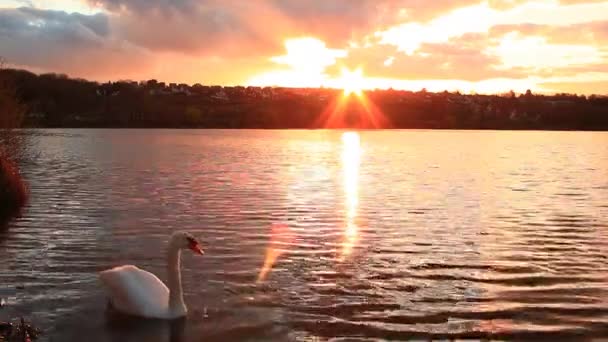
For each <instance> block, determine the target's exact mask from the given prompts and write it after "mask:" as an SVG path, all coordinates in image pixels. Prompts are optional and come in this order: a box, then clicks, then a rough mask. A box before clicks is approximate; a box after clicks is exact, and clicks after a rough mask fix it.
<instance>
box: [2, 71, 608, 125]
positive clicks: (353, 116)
mask: <svg viewBox="0 0 608 342" xmlns="http://www.w3.org/2000/svg"><path fill="white" fill-rule="evenodd" d="M1 72H2V73H3V74H4V75H6V76H8V78H9V79H11V80H12V82H13V84H14V87H15V90H16V94H18V97H19V98H18V100H19V102H20V103H22V104H23V105H25V108H26V112H25V116H24V121H23V127H29V128H117V129H118V128H140V129H144V128H146V129H152V128H174V129H436V130H534V131H539V130H540V131H608V96H602V95H590V96H582V95H576V94H556V95H537V94H533V93H532V92H531V91H529V90H528V91H526V92H525V93H524V94H519V95H517V94H515V93H514V92H512V91H511V92H509V93H507V94H501V95H476V94H473V95H467V94H460V93H458V92H454V93H451V92H447V91H444V92H439V93H432V92H427V91H426V90H424V89H422V90H421V91H418V92H412V91H398V90H373V91H365V92H363V93H361V94H350V95H345V94H344V92H343V91H341V90H339V89H326V88H271V87H263V88H261V87H240V86H237V87H222V86H203V85H200V84H196V85H193V86H189V85H186V84H165V83H163V82H158V81H156V80H149V81H144V82H132V81H121V82H113V83H103V84H101V83H97V82H91V81H87V80H80V79H70V78H68V77H65V76H62V75H56V74H43V75H36V74H33V73H30V72H28V71H24V70H13V69H7V70H2V71H1Z"/></svg>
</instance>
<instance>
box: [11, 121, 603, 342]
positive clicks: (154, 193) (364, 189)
mask: <svg viewBox="0 0 608 342" xmlns="http://www.w3.org/2000/svg"><path fill="white" fill-rule="evenodd" d="M23 151H24V155H22V156H21V159H22V162H21V165H22V168H23V173H24V175H25V177H26V178H27V180H28V182H29V183H30V186H31V194H32V198H31V203H30V205H29V207H28V208H27V209H26V211H25V213H24V215H23V217H21V218H19V219H16V220H15V221H14V222H12V223H10V224H9V226H8V229H7V230H6V231H4V232H2V233H0V258H1V260H2V261H3V262H2V263H1V264H0V284H1V285H0V286H1V287H0V296H1V297H3V298H5V300H6V305H5V307H3V308H1V309H0V320H1V319H2V318H6V317H9V316H15V315H24V316H26V317H28V318H30V319H31V320H32V321H33V322H34V323H35V324H37V325H38V326H40V327H41V328H42V329H43V330H44V331H45V335H44V338H45V339H46V340H49V341H75V340H86V341H87V342H92V341H200V340H206V341H212V340H222V341H232V340H263V341H269V340H278V341H285V340H307V339H311V338H314V337H318V338H320V339H321V340H325V339H330V338H333V337H357V338H369V339H383V338H385V339H402V340H405V339H413V338H428V337H440V338H441V337H444V338H448V337H483V336H489V337H494V338H498V339H511V338H534V337H550V336H554V337H555V336H557V337H580V336H594V337H600V336H608V278H607V276H608V266H607V265H608V257H607V252H608V227H607V225H608V135H607V134H606V133H589V132H587V133H577V132H491V131H484V132H476V131H465V132H460V131H458V132H457V131H364V132H359V133H345V132H341V131H221V130H201V131H194V130H44V131H35V132H33V135H32V136H30V137H29V138H28V144H27V146H25V147H24V148H23ZM177 229H185V230H189V231H191V232H193V233H195V234H197V235H199V236H200V237H201V238H202V240H203V243H204V245H205V249H206V255H205V256H204V257H196V256H194V255H191V254H190V253H189V254H187V255H185V256H184V260H183V279H184V286H185V292H186V301H187V303H188V305H189V308H190V313H189V316H188V319H187V321H185V322H183V321H182V322H174V323H171V324H169V323H165V322H140V321H128V320H120V319H116V317H114V316H111V315H107V314H106V311H105V304H106V300H105V298H104V296H103V293H102V292H101V290H100V287H99V284H98V282H97V272H99V271H101V270H103V269H106V268H109V267H112V266H115V265H120V264H135V265H138V266H140V267H142V268H144V269H147V270H150V271H152V272H154V273H156V274H158V275H159V277H160V278H161V279H163V280H164V279H166V277H165V243H166V241H167V238H168V234H170V233H171V232H172V231H174V230H177Z"/></svg>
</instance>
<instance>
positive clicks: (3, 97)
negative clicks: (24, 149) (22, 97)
mask: <svg viewBox="0 0 608 342" xmlns="http://www.w3.org/2000/svg"><path fill="white" fill-rule="evenodd" d="M3 66H4V62H3V60H2V59H1V58H0V223H2V222H3V221H7V220H8V219H10V218H11V217H12V216H14V215H15V214H17V213H18V212H19V210H20V209H21V208H22V207H23V206H24V205H25V204H26V202H27V199H28V193H27V188H26V186H25V182H24V181H23V179H22V178H21V175H20V173H19V170H18V168H17V165H16V164H15V163H14V162H13V161H12V160H11V156H10V153H11V152H12V151H13V150H14V149H13V147H14V146H15V144H16V143H17V139H13V138H14V137H15V136H14V132H13V131H12V129H13V128H18V127H20V126H21V123H22V120H23V116H24V114H25V113H26V107H25V106H24V105H23V104H22V103H21V102H20V101H19V99H18V94H17V88H16V87H15V84H14V83H13V79H11V78H10V77H9V76H10V75H7V74H6V73H5V70H6V69H4V68H3Z"/></svg>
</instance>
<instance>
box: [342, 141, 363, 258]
mask: <svg viewBox="0 0 608 342" xmlns="http://www.w3.org/2000/svg"><path fill="white" fill-rule="evenodd" d="M360 164H361V141H360V138H359V134H358V133H357V132H345V133H344V134H342V170H343V182H344V198H345V203H344V205H345V208H346V217H345V227H344V237H343V239H344V240H343V242H342V250H341V254H340V260H345V259H346V258H348V256H350V255H351V253H352V250H353V247H354V246H355V245H356V243H357V240H358V238H359V227H358V226H357V222H356V219H357V207H358V205H359V165H360Z"/></svg>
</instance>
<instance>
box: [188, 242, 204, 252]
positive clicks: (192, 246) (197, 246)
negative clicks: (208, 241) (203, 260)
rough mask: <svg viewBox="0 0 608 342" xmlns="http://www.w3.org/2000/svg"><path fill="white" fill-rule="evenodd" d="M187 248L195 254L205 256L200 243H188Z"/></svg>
mask: <svg viewBox="0 0 608 342" xmlns="http://www.w3.org/2000/svg"><path fill="white" fill-rule="evenodd" d="M188 248H190V250H191V251H193V252H194V253H196V254H200V255H203V254H205V252H203V249H202V248H201V245H200V243H198V242H196V241H193V242H190V245H189V246H188Z"/></svg>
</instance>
